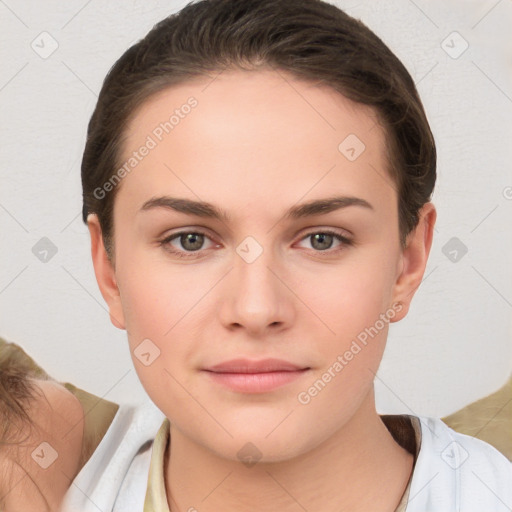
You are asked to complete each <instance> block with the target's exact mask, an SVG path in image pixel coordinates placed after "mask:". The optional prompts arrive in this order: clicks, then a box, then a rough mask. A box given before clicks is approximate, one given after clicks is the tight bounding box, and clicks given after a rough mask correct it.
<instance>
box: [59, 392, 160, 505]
mask: <svg viewBox="0 0 512 512" xmlns="http://www.w3.org/2000/svg"><path fill="white" fill-rule="evenodd" d="M164 419H165V415H164V414H163V413H162V412H161V411H160V410H159V409H158V408H157V407H156V405H154V404H153V403H152V402H150V401H148V402H146V403H143V404H140V405H135V406H133V405H124V404H121V405H120V406H119V409H118V410H117V412H116V414H115V416H114V419H113V420H112V422H111V424H110V426H109V427H108V430H107V432H106V433H105V435H104V436H103V438H102V439H101V441H100V443H99V445H98V446H97V448H96V450H95V451H94V453H93V454H92V456H91V457H90V459H89V460H88V461H87V463H86V464H85V466H84V467H83V468H82V469H81V471H80V473H79V474H78V475H77V477H76V478H75V480H74V481H73V484H74V485H72V486H71V487H70V489H69V491H68V493H67V494H66V497H65V499H64V503H63V507H62V512H66V511H68V510H69V511H75V510H80V511H82V512H88V511H89V510H91V511H92V510H94V511H97V510H98V509H97V508H96V507H100V508H101V510H112V508H113V505H114V503H116V499H117V497H118V494H119V491H120V489H121V488H122V487H123V483H124V480H125V478H126V475H127V474H131V473H133V468H134V467H137V468H139V471H138V472H139V473H140V467H139V466H140V465H141V461H142V462H144V464H145V465H147V464H148V462H147V461H148V460H149V459H148V457H147V455H148V450H150V449H151V446H152V443H153V441H154V439H155V437H156V434H157V432H158V429H159V428H160V426H161V424H162V422H163V421H164ZM148 470H149V468H144V471H146V475H147V471H148ZM143 483H145V480H144V481H143ZM144 490H145V488H144Z"/></svg>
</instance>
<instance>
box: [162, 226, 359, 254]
mask: <svg viewBox="0 0 512 512" xmlns="http://www.w3.org/2000/svg"><path fill="white" fill-rule="evenodd" d="M189 234H194V235H202V236H204V237H206V238H210V237H209V236H208V235H207V234H206V233H205V232H204V231H200V230H198V231H195V230H194V231H180V232H178V233H173V234H172V235H170V236H168V237H166V238H164V239H163V240H161V241H160V242H159V245H160V246H162V247H163V246H165V250H166V251H168V252H170V253H171V254H172V255H174V256H177V257H178V258H182V259H194V258H197V256H196V254H198V253H200V252H201V251H202V250H201V249H199V250H198V251H188V252H187V251H178V250H175V249H169V247H170V245H169V244H170V242H171V241H172V240H174V239H176V238H179V237H180V236H181V235H189ZM318 234H322V235H332V236H333V237H334V238H335V239H336V240H338V241H339V242H341V243H342V246H341V247H340V248H338V249H326V250H324V251H318V250H315V249H311V250H312V251H313V252H315V253H319V254H321V253H326V254H330V255H332V254H333V253H334V254H337V253H339V252H341V251H343V250H344V247H346V246H352V245H354V243H353V241H352V240H350V239H349V238H347V237H345V236H343V235H340V234H339V233H337V232H336V231H332V230H330V229H324V230H320V231H311V232H309V233H307V234H306V235H304V236H303V237H302V238H301V239H300V241H303V240H305V239H307V238H308V237H311V236H313V235H318Z"/></svg>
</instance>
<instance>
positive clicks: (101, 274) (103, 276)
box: [87, 213, 125, 329]
mask: <svg viewBox="0 0 512 512" xmlns="http://www.w3.org/2000/svg"><path fill="white" fill-rule="evenodd" d="M87 227H88V228H89V233H90V235H91V256H92V263H93V265H94V274H95V275H96V281H97V282H98V286H99V288H100V291H101V295H103V298H104V299H105V302H106V303H107V305H108V310H109V315H110V321H111V322H112V323H113V324H114V325H115V326H116V327H118V328H119V329H125V321H124V314H123V308H122V304H121V295H120V293H119V288H118V287H117V282H116V276H115V269H114V266H113V264H112V263H111V262H110V260H109V259H108V256H107V251H106V250H105V245H104V243H103V236H102V232H101V226H100V223H99V220H98V216H97V215H96V214H92V213H91V214H89V215H88V217H87Z"/></svg>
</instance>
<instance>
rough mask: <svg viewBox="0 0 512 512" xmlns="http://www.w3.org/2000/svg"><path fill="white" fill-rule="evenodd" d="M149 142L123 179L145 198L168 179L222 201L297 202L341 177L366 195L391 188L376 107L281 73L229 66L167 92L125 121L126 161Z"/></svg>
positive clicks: (185, 189)
mask: <svg viewBox="0 0 512 512" xmlns="http://www.w3.org/2000/svg"><path fill="white" fill-rule="evenodd" d="M143 146H148V147H149V146H151V149H150V150H149V151H144V153H145V154H146V155H145V156H144V157H143V158H141V159H140V160H139V161H138V162H137V165H136V169H135V171H136V172H130V173H129V175H128V176H127V177H126V178H125V179H123V182H122V183H121V189H123V188H126V189H127V191H129V193H130V195H131V196H132V198H133V199H137V198H139V199H138V201H139V203H140V201H142V199H143V196H144V198H145V199H146V200H147V199H148V196H151V195H156V194H157V193H159V192H160V189H161V188H162V187H163V186H164V187H165V186H167V185H164V184H168V186H169V188H171V189H172V188H174V189H176V188H179V191H180V192H181V193H182V194H181V195H182V196H183V195H186V196H189V197H193V196H194V195H195V196H198V197H201V198H205V199H209V196H210V195H211V193H212V192H213V191H215V193H216V195H217V196H219V194H220V196H222V197H219V198H218V199H219V200H220V201H222V200H223V199H226V200H228V199H229V195H230V193H232V194H234V193H236V197H238V198H245V199H248V198H249V199H250V198H252V199H254V200H255V201H256V200H261V199H263V200H265V201H269V200H270V198H271V195H272V194H273V193H275V192H277V191H281V193H280V198H284V199H285V200H287V201H288V202H296V201H297V200H298V199H299V197H297V194H299V193H300V195H304V194H308V193H309V192H308V191H311V194H313V195H312V196H311V198H313V196H314V195H315V191H318V194H320V195H325V192H327V191H328V190H330V189H332V188H336V186H338V187H339V185H340V184H343V183H344V182H347V183H348V182H350V183H351V185H350V186H351V187H352V189H354V188H356V189H358V190H351V191H349V192H353V193H356V192H357V193H358V194H359V195H362V194H363V195H364V193H365V192H366V193H370V194H374V195H379V196H382V194H383V193H384V195H386V194H387V195H389V194H392V193H394V190H393V188H394V187H393V184H392V182H391V179H390V178H389V176H388V175H387V171H386V170H385V169H386V168H387V160H386V151H385V148H386V143H385V135H384V131H383V129H382V127H381V125H380V124H379V121H378V117H377V114H376V113H375V111H374V110H373V109H371V108H370V107H367V106H364V105H360V104H356V103H354V102H352V101H350V100H348V99H347V98H345V97H344V96H342V95H341V94H339V93H338V92H336V91H334V90H333V89H332V88H330V87H328V86H325V85H319V84H313V83H311V82H306V81H302V80H298V79H296V78H294V77H292V76H291V75H289V74H287V73H285V72H283V71H272V70H266V71H232V70H230V71H224V72H222V73H217V74H212V76H211V77H210V78H201V79H195V80H192V81H189V82H186V83H184V84H181V85H178V86H173V87H170V88H168V89H165V90H163V91H160V92H159V93H158V94H156V95H154V96H152V97H151V98H149V99H148V100H147V101H146V102H145V103H144V104H143V105H142V106H141V107H140V108H139V109H138V110H137V111H136V112H135V114H134V115H133V117H132V119H131V121H130V123H129V124H128V127H127V129H126V133H125V138H124V147H123V153H122V155H121V160H122V162H123V163H124V162H127V161H128V160H129V159H130V158H133V152H134V151H137V150H138V149H139V148H142V147H143ZM292 182H293V183H292ZM226 185H228V186H226ZM383 189H384V190H383ZM386 189H391V190H386ZM287 191H289V197H287V196H286V194H287ZM173 195H176V194H173ZM194 198H195V199H197V197H194ZM240 201H242V199H240ZM212 202H217V201H212ZM242 202H243V201H242Z"/></svg>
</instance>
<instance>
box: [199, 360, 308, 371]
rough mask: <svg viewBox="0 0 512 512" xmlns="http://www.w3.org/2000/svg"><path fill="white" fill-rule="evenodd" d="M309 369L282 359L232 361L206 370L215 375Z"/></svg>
mask: <svg viewBox="0 0 512 512" xmlns="http://www.w3.org/2000/svg"><path fill="white" fill-rule="evenodd" d="M305 369H307V367H304V366H299V365H296V364H293V363H290V362H288V361H283V360H281V359H262V360H260V361H251V360H249V359H232V360H231V361H225V362H223V363H220V364H216V365H214V366H210V367H208V368H205V370H206V371H210V372H215V373H269V372H295V371H299V370H305Z"/></svg>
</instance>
